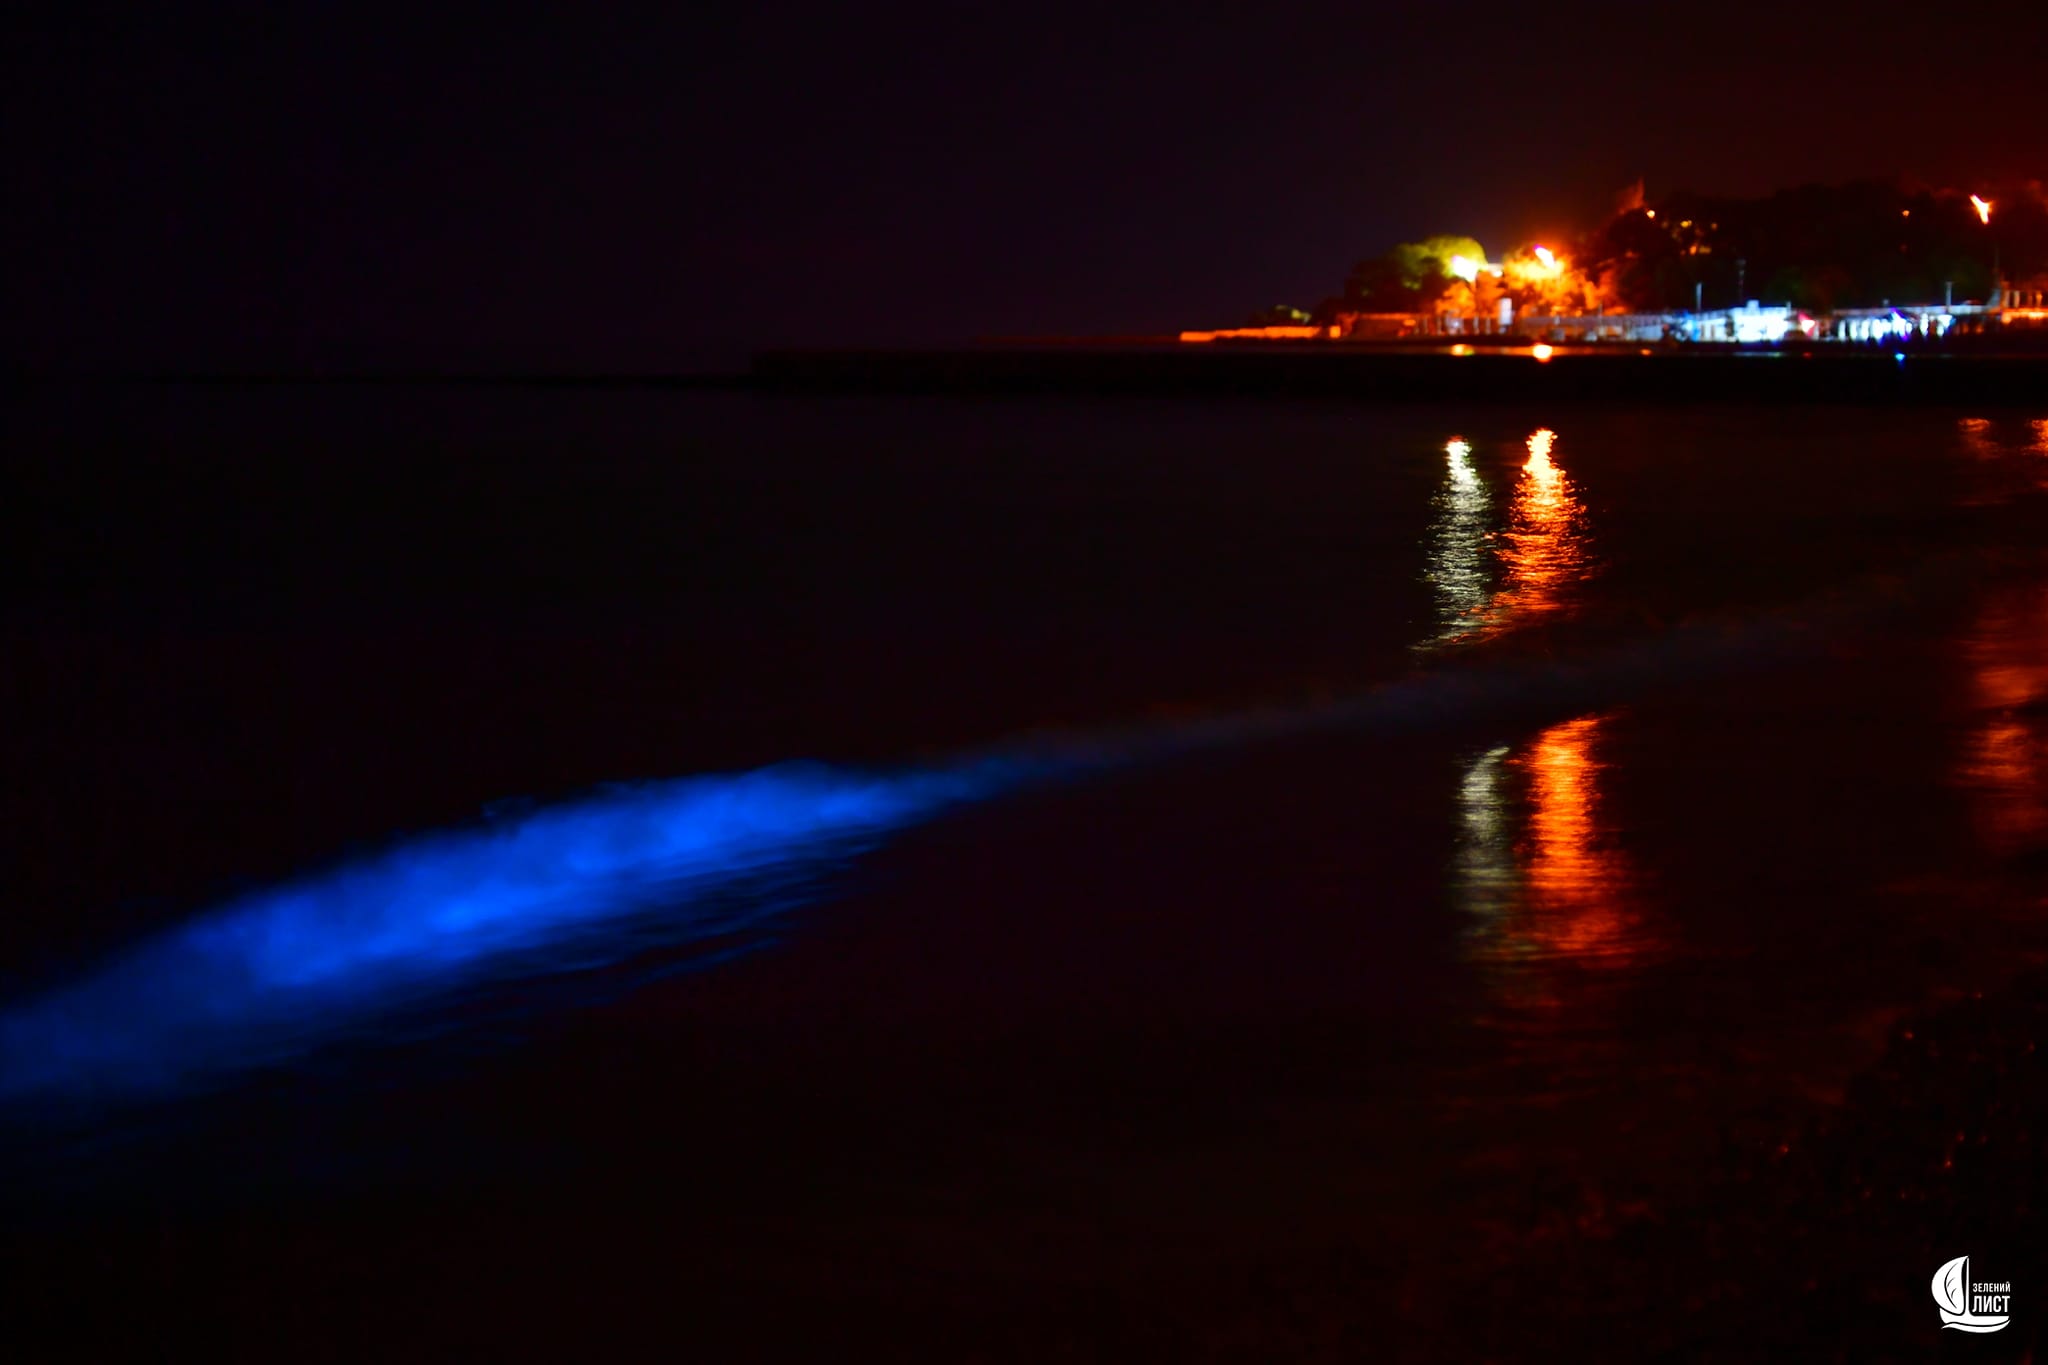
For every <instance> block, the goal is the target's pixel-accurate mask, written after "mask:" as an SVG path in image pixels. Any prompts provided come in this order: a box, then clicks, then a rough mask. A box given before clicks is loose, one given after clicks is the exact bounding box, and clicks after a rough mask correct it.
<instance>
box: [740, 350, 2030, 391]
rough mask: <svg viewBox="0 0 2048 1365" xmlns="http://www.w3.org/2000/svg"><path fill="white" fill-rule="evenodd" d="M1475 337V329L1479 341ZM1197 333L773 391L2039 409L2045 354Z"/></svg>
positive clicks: (882, 370)
mask: <svg viewBox="0 0 2048 1365" xmlns="http://www.w3.org/2000/svg"><path fill="white" fill-rule="evenodd" d="M1475 340H1476V339H1475ZM1492 340H1493V343H1494V344H1490V345H1489V344H1462V343H1461V344H1456V345H1451V344H1443V345H1427V346H1424V345H1412V344H1408V345H1389V344H1373V343H1345V342H1337V343H1332V342H1280V341H1261V342H1247V343H1241V344H1233V343H1227V342H1220V343H1212V344H1208V345H1202V346H1183V345H1176V344H1175V343H1174V342H1172V341H1170V340H1167V339H1164V338H1162V339H1160V340H1159V341H1157V342H1156V343H1147V342H1142V341H1138V340H1135V339H1120V340H1118V341H1115V342H1088V341H1081V340H1077V341H1073V342H1052V341H1048V342H1033V343H1005V344H991V345H984V346H976V347H962V348H957V349H932V350H823V349H820V350H778V351H769V352H764V353H762V354H761V355H759V356H757V357H755V359H754V363H753V367H752V369H751V372H750V375H749V380H750V384H751V386H752V387H754V388H757V389H760V390H765V391H771V392H842V393H843V392H858V393H940V394H943V393H955V394H994V393H1011V394H1017V393H1047V394H1063V393H1071V394H1162V395H1202V394H1216V395H1233V394H1235V395H1291V396H1303V397H1323V398H1338V399H1359V400H1371V401H1378V402H1404V401H1432V402H1434V401H1459V402H1525V401H1533V402H1557V401H1577V402H1650V403H1657V402H1688V403H1777V402H1783V403H1806V402H1812V403H1848V404H1862V405H1890V404H1902V405H1914V406H1928V405H1935V406H1943V405H1953V406H1964V407H1967V406H1973V405H1975V406H1998V407H2043V408H2048V351H2044V350H2038V349H2021V348H2018V347H2013V346H2011V345H2010V344H2007V345H2003V346H2000V347H1998V348H1997V349H1995V350H1992V349H1979V348H1977V347H1970V348H1968V349H1964V348H1961V347H1953V348H1935V347H1913V346H1907V347H1902V348H1900V349H1898V350H1891V349H1888V348H1887V349H1872V350H1863V349H1858V350H1854V351H1845V350H1843V349H1841V348H1837V347H1829V348H1827V349H1825V350H1821V349H1805V350H1802V349H1785V350H1774V349H1756V350H1751V349H1733V348H1725V347H1724V348H1715V349H1712V350H1707V349H1704V348H1702V349H1693V348H1688V347H1635V346H1613V345H1589V346H1583V347H1573V346H1555V347H1551V346H1542V345H1532V344H1530V343H1529V342H1528V341H1526V340H1523V341H1519V342H1517V341H1514V340H1511V339H1508V338H1495V339H1492Z"/></svg>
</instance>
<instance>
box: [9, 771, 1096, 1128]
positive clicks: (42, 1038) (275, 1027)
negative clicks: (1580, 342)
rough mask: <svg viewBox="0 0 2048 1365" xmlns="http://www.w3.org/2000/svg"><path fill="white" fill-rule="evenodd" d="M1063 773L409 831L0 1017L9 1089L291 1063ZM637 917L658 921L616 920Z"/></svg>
mask: <svg viewBox="0 0 2048 1365" xmlns="http://www.w3.org/2000/svg"><path fill="white" fill-rule="evenodd" d="M1055 766H1057V765H1056V763H1055V762H1054V761H1053V760H1050V759H1047V758H1028V757H1026V758H1020V757H995V758H982V759H976V760H968V761H964V762H961V763H958V764H955V765H951V766H944V767H938V768H931V769H923V770H909V771H899V772H886V773H859V772H853V771H848V770H845V769H839V768H832V767H828V766H824V765H812V764H789V765H783V766H778V767H772V768H765V769H761V770H759V771H756V772H751V773H744V774H740V775H736V776H726V777H700V778H691V779H687V780H682V781H675V782H666V783H659V784H652V785H647V786H640V787H633V788H622V789H616V790H612V791H609V792H606V793H604V794H602V795H599V796H596V797H593V798H591V799H589V800H586V801H583V802H579V803H576V804H573V805H567V806H563V807H558V808H554V809H550V810H544V811H540V812H538V813H534V814H531V815H527V816H524V817H521V818H517V819H513V820H507V821H503V822H498V823H493V824H489V825H486V826H484V827H481V828H478V829H473V830H467V831H462V832H457V833H448V834H440V835H431V836H427V837H424V838H421V839H417V840H414V841H412V842H410V843H407V844H405V845H402V846H399V847H396V848H393V849H390V850H388V851H386V852H384V853H382V854H380V855H377V856H374V857H371V858H368V859H365V860H363V861H360V862H356V863H352V864H348V865H345V866H342V867H339V868H336V869H333V870H331V871H329V872H326V873H324V874H321V875H317V876H312V877H309V878H306V879H304V880H301V881H297V882H293V883H290V884H287V885H284V886H281V887H277V888H275V889H272V890H267V891H263V892H259V893H256V894H254V895H250V896H247V897H245V898H243V899H240V900H237V901H233V902H230V903H229V904H227V905H224V906H222V907H220V908H218V909H216V910H213V911H211V912H208V913H206V914H203V915H201V916H199V917H197V918H195V919H193V920H190V921H188V922H186V923H185V924H183V925H180V926H178V927H177V928H175V929H172V930H170V931H169V932H167V933H164V934H162V935H160V936H158V937H156V938H153V939H150V940H147V941H145V942H144V943H142V944H140V945H138V946H137V947H135V948H134V949H132V950H130V951H129V952H127V953H126V954H124V955H123V956H121V957H119V958H117V959H115V960H114V961H113V962H111V963H109V964H107V965H105V966H103V967H102V968H100V969H99V970H97V971H96V972H94V973H93V974H91V975H89V976H87V977H85V978H84V979H82V980H80V981H78V982H76V983H74V984H72V985H70V986H68V987H64V988H61V989H58V990H56V991H54V992H52V993H50V994H48V995H45V996H42V997H40V998H37V999H32V1000H29V1001H27V1002H25V1003H23V1004H21V1005H18V1006H16V1007H15V1008H13V1009H10V1010H8V1011H7V1012H6V1013H5V1014H4V1015H0V1100H17V1101H18V1100H22V1099H26V1098H31V1097H35V1096H39V1095H40V1096H57V1095H62V1096H71V1097H74V1098H77V1097H83V1098H89V1099H108V1098H124V1097H129V1096H136V1095H148V1094H154V1093H163V1092H167V1091H172V1090H176V1089H180V1088H183V1087H186V1086H188V1085H191V1084H194V1083H197V1082H202V1081H204V1080H205V1079H207V1078H208V1077H211V1076H216V1075H219V1074H221V1073H225V1072H231V1071H235V1070H241V1069H246V1068H249V1067H254V1066H261V1065H264V1064H267V1063H272V1062H278V1061H283V1060H287V1059H289V1058H291V1057H294V1056H296V1055H298V1054H300V1053H303V1052H304V1051H306V1050H308V1049H310V1048H311V1047H313V1046H316V1045H318V1044H320V1043H321V1042H323V1041H326V1040H328V1039H330V1038H332V1037H334V1036H335V1035H336V1034H337V1033H339V1032H342V1031H344V1030H346V1029H347V1028H349V1027H350V1026H351V1025H352V1024H354V1023H356V1022H358V1021H359V1020H361V1019H363V1018H365V1017H367V1016H370V1015H373V1014H377V1013H381V1012H385V1011H389V1010H391V1009H394V1008H398V1007H402V1006H404V1005H406V1004H407V1003H409V1002H412V1001H414V1000H417V999H419V998H422V997H424V996H426V995H428V994H431V993H437V992H440V991H444V990H446V989H448V988H449V986H450V985H452V984H455V983H459V982H463V981H474V980H478V979H488V978H490V977H493V976H497V975H504V974H507V973H517V972H520V971H521V970H522V968H526V967H531V966H532V965H534V964H533V963H532V962H531V959H532V958H533V956H534V955H535V954H537V953H545V954H548V955H551V956H554V957H560V956H562V955H563V950H564V948H565V945H572V944H573V945H576V946H577V947H578V948H579V951H576V952H574V953H570V954H567V955H568V956H570V957H573V959H574V961H575V965H576V966H578V967H586V968H587V967H590V966H595V965H600V964H601V963H603V962H605V961H607V960H616V959H618V958H620V957H624V956H628V955H631V954H633V953H636V952H638V951H641V950H644V949H645V948H646V947H647V946H648V945H649V942H650V937H652V938H654V939H655V940H656V941H661V942H666V943H671V944H673V943H678V942H690V941H693V940H702V939H707V938H714V937H719V936H722V935H727V934H731V933H733V932H735V931H736V930H739V929H743V928H745V927H747V926H746V920H747V919H748V917H749V915H750V914H751V915H755V916H758V915H759V914H762V913H767V912H769V911H770V910H772V909H773V908H775V907H776V906H778V905H783V904H787V903H788V898H787V897H785V898H783V899H782V900H781V901H779V902H778V901H770V900H764V899H763V898H759V897H756V898H753V899H748V898H745V897H740V898H737V899H735V898H734V897H730V896H721V895H720V893H721V892H725V891H730V890H732V889H733V888H735V887H744V886H747V885H749V884H751V883H754V882H757V881H759V880H760V879H762V878H775V877H785V878H786V877H788V876H790V875H793V874H799V873H801V872H803V871H805V870H807V869H808V870H813V871H817V870H823V869H824V868H826V867H829V866H831V865H833V864H835V863H836V862H837V861H838V860H840V859H843V858H845V857H847V856H850V855H851V854H854V853H857V852H859V851H861V850H862V849H864V848H867V847H869V846H871V845H872V844H874V843H875V842H876V841H878V840H879V839H880V838H882V837H884V836H886V835H888V834H889V833H891V832H894V831H897V830H900V829H902V828H904V827H906V826H909V825H911V824H914V823H916V822H918V821H921V820H925V819H928V818H930V817H932V816H933V815H936V814H938V813H940V812H941V811H943V810H946V809H948V808H950V807H952V806H956V805H959V804H961V803H963V802H967V801H974V800H979V799H982V798H985V797H988V796H991V795H994V794H996V793H998V792H1001V791H1004V790H1007V789H1009V788H1011V787H1014V786H1016V785H1017V784H1018V783H1020V782H1022V781H1026V780H1029V779H1030V778H1032V777H1034V776H1039V775H1043V774H1044V773H1046V772H1047V771H1049V770H1050V769H1051V768H1053V767H1055ZM735 904H737V905H738V906H740V907H741V909H740V910H739V911H738V912H736V911H735ZM749 907H750V908H749ZM736 914H737V917H736ZM636 921H638V922H641V923H646V924H651V925H653V926H655V929H656V932H655V933H654V934H652V935H650V934H624V933H621V932H620V930H621V928H622V926H623V925H625V924H628V923H632V922H636Z"/></svg>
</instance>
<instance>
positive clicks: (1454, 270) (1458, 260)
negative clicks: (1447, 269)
mask: <svg viewBox="0 0 2048 1365" xmlns="http://www.w3.org/2000/svg"><path fill="white" fill-rule="evenodd" d="M1451 274H1453V275H1455V276H1457V277H1458V278H1459V279H1461V280H1463V281H1464V282H1465V283H1467V284H1471V283H1472V282H1473V281H1474V280H1477V279H1478V278H1479V262H1477V261H1475V260H1473V259H1472V258H1471V257H1470V256H1453V257H1451Z"/></svg>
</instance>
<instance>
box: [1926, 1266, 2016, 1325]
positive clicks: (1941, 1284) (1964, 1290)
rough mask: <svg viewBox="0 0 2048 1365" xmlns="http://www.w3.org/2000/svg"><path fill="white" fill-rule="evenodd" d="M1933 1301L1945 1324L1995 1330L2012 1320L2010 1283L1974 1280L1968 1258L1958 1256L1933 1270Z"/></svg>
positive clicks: (1942, 1323) (1942, 1322)
mask: <svg viewBox="0 0 2048 1365" xmlns="http://www.w3.org/2000/svg"><path fill="white" fill-rule="evenodd" d="M1934 1303H1935V1306H1936V1307H1938V1308H1940V1309H1941V1325H1942V1326H1943V1327H1944V1328H1947V1327H1953V1328H1955V1329H1956V1330H1957V1331H1959V1332H1996V1331H1998V1330H1999V1329H2000V1328H2002V1327H2004V1326H2005V1324H2006V1323H2007V1322H2009V1321H2011V1308H2012V1284H2011V1282H2010V1281H2006V1282H2004V1283H1998V1284H1992V1283H1986V1282H1984V1281H1977V1282H1974V1283H1973V1282H1972V1281H1971V1279H1970V1258H1969V1257H1967V1256H1958V1257H1956V1258H1955V1259H1954V1260H1953V1261H1950V1262H1949V1263H1948V1264H1947V1265H1944V1266H1943V1267H1942V1268H1941V1269H1939V1270H1937V1271H1935V1272H1934Z"/></svg>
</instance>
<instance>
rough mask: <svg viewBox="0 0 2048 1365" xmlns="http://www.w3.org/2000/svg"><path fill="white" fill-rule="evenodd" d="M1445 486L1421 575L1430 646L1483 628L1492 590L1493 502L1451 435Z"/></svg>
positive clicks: (1462, 444) (1468, 454) (1465, 447)
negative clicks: (1433, 625) (1431, 627)
mask: <svg viewBox="0 0 2048 1365" xmlns="http://www.w3.org/2000/svg"><path fill="white" fill-rule="evenodd" d="M1444 456H1445V466H1444V486H1443V488H1442V489H1441V490H1439V491H1438V493H1437V495H1436V507H1437V515H1436V521H1435V522H1434V524H1433V525H1432V526H1431V527H1430V532H1429V546H1428V551H1427V554H1428V567H1427V568H1426V569H1425V571H1424V576H1425V577H1426V578H1427V579H1428V580H1429V582H1430V585H1431V586H1432V587H1434V588H1435V589H1436V600H1437V617H1438V623H1439V625H1440V627H1441V629H1440V630H1439V631H1438V632H1437V635H1436V638H1435V639H1434V640H1432V641H1431V642H1430V643H1431V644H1445V643H1448V642H1449V641H1452V640H1456V639H1459V638H1461V637H1463V636H1466V635H1470V634H1471V633H1473V632H1474V631H1476V630H1479V629H1481V628H1482V627H1484V625H1485V624H1486V622H1485V611H1486V604H1487V602H1488V601H1489V600H1490V598H1491V596H1492V591H1493V562H1492V561H1493V556H1492V554H1491V552H1490V542H1491V541H1492V539H1493V526H1492V522H1493V498H1492V495H1491V494H1489V493H1488V491H1487V488H1486V480H1484V479H1482V478H1481V477H1480V476H1479V471H1478V470H1476V469H1474V468H1473V467H1472V447H1471V445H1470V444H1469V443H1467V442H1466V441H1464V440H1462V439H1459V438H1456V437H1453V438H1452V439H1451V440H1450V441H1448V442H1446V443H1445V445H1444Z"/></svg>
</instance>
